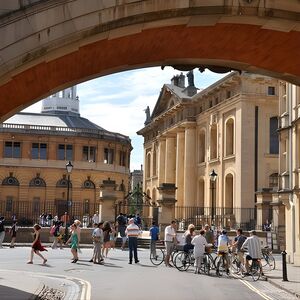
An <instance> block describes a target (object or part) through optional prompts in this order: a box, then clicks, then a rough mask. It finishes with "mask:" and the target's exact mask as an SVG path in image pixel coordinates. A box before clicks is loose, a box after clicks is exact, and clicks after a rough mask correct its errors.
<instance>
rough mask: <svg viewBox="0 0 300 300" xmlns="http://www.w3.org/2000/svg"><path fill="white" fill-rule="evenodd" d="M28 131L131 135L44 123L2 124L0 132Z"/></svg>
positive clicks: (119, 137) (118, 137)
mask: <svg viewBox="0 0 300 300" xmlns="http://www.w3.org/2000/svg"><path fill="white" fill-rule="evenodd" d="M28 131H39V132H40V131H47V132H49V134H66V133H68V134H72V135H79V136H80V135H92V136H96V137H97V138H105V139H112V140H126V141H129V140H130V139H129V137H128V136H126V135H123V134H120V133H116V132H109V131H106V130H98V129H91V128H69V127H63V126H43V125H26V124H11V123H2V124H0V132H28Z"/></svg>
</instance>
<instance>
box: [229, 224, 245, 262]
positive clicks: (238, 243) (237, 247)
mask: <svg viewBox="0 0 300 300" xmlns="http://www.w3.org/2000/svg"><path fill="white" fill-rule="evenodd" d="M246 239H247V237H246V236H245V235H243V230H242V229H241V228H239V229H238V230H237V231H236V237H235V238H234V242H233V243H232V251H233V252H235V253H236V255H237V257H238V261H239V262H241V263H242V264H244V251H242V250H241V247H242V245H243V244H244V242H245V241H246ZM238 267H239V266H238Z"/></svg>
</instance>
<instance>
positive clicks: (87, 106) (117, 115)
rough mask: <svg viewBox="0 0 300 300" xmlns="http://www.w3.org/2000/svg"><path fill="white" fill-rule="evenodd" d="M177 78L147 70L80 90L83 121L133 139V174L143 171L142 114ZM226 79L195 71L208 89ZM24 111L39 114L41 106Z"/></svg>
mask: <svg viewBox="0 0 300 300" xmlns="http://www.w3.org/2000/svg"><path fill="white" fill-rule="evenodd" d="M176 74H180V71H177V70H174V69H173V68H171V67H166V68H165V69H164V70H161V69H160V68H159V67H156V68H145V69H138V70H133V71H127V72H121V73H116V74H112V75H109V76H105V77H99V78H97V79H93V80H90V81H87V82H84V83H82V84H80V85H78V86H77V94H78V96H79V99H80V114H81V116H82V117H84V118H87V119H89V120H90V121H92V122H94V123H95V124H97V125H99V126H101V127H103V128H104V129H106V130H109V131H113V132H119V133H121V134H124V135H128V136H129V137H130V138H131V139H132V145H133V148H134V149H133V151H132V155H131V170H133V169H140V167H141V164H143V138H142V137H140V136H137V135H136V132H137V131H138V130H139V129H141V128H143V126H144V121H145V119H146V115H145V112H144V111H143V110H144V109H145V108H146V107H147V106H149V107H150V111H151V112H152V110H153V108H154V106H155V103H156V101H157V99H158V96H159V93H160V90H161V88H162V86H163V85H164V84H165V83H170V82H171V78H172V77H173V76H174V75H176ZM225 75H226V74H225ZM225 75H224V74H215V73H212V72H209V71H206V72H204V73H199V72H198V71H196V70H195V71H194V76H195V85H196V86H197V87H199V88H205V87H207V86H208V85H210V84H212V83H213V82H215V81H217V80H219V79H220V78H221V77H223V76H225ZM24 111H28V112H40V111H41V102H38V103H36V104H34V105H32V106H30V107H28V108H27V109H26V110H24Z"/></svg>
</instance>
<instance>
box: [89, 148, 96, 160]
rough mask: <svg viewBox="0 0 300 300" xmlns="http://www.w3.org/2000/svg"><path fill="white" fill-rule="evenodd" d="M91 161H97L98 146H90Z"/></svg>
mask: <svg viewBox="0 0 300 300" xmlns="http://www.w3.org/2000/svg"><path fill="white" fill-rule="evenodd" d="M89 159H90V160H91V161H94V162H95V161H96V147H91V148H90V158H89Z"/></svg>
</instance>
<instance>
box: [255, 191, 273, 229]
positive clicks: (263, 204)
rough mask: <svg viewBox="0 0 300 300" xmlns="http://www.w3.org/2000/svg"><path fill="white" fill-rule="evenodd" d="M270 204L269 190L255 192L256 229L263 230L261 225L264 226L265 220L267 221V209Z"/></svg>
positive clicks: (270, 195)
mask: <svg viewBox="0 0 300 300" xmlns="http://www.w3.org/2000/svg"><path fill="white" fill-rule="evenodd" d="M271 202H272V194H271V189H264V190H263V191H260V192H256V207H257V216H256V226H257V228H258V229H261V230H263V225H264V224H265V222H266V220H267V219H269V208H270V203H271ZM269 221H271V220H269Z"/></svg>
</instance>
